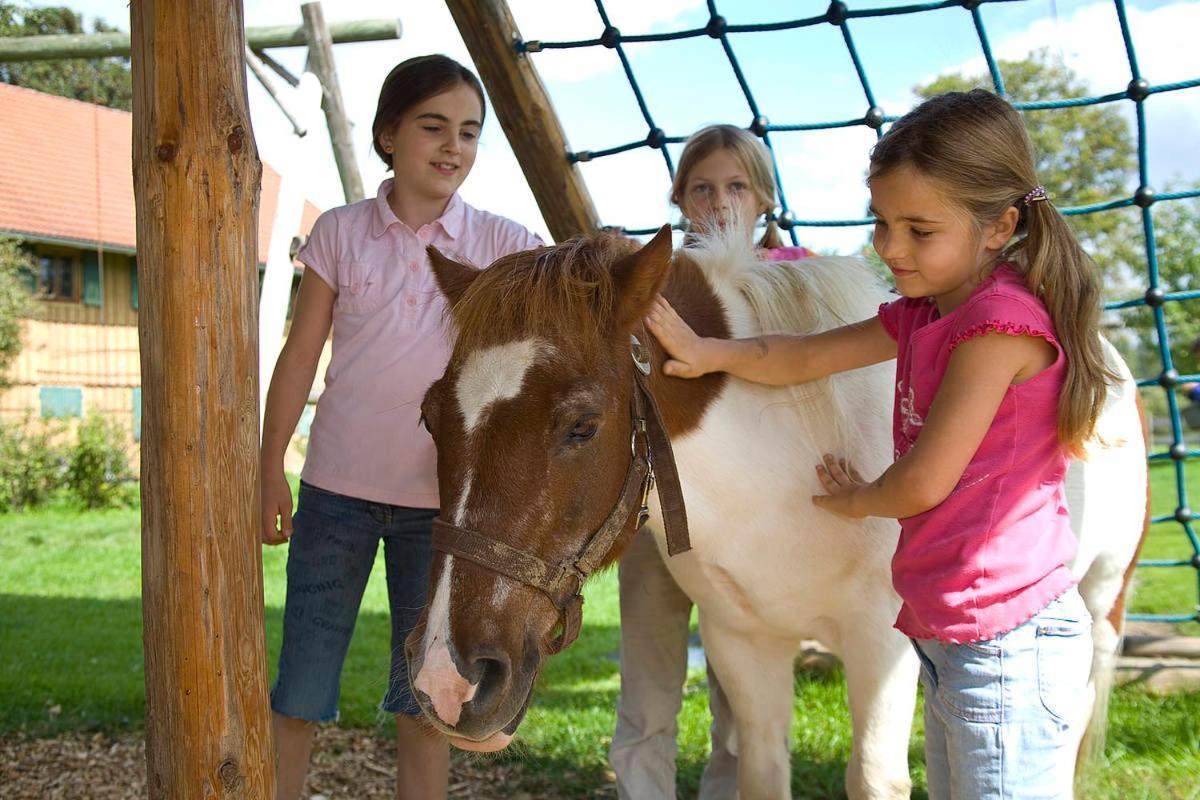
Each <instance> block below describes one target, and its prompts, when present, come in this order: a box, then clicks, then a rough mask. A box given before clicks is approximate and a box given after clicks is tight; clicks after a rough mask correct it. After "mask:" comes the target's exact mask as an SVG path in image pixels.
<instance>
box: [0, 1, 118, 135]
mask: <svg viewBox="0 0 1200 800" xmlns="http://www.w3.org/2000/svg"><path fill="white" fill-rule="evenodd" d="M93 30H94V32H95V33H109V32H112V31H116V30H118V28H115V27H112V26H110V25H107V24H105V23H104V21H102V20H96V22H95V25H94V26H93ZM86 32H87V31H85V30H84V27H83V18H82V17H81V16H80V15H79V14H77V13H75V12H74V11H72V10H71V9H69V8H67V7H65V6H49V7H46V8H29V7H21V6H19V5H17V4H16V3H11V2H5V1H4V0H0V36H42V35H45V34H52V33H75V34H79V33H86ZM0 81H3V82H4V83H10V84H12V85H14V86H24V87H26V88H29V89H36V90H38V91H39V92H47V93H48V94H56V95H59V96H61V97H71V98H74V99H76V100H82V101H84V102H87V103H96V104H97V105H102V106H108V107H110V108H120V109H123V110H125V111H130V110H131V109H132V108H133V80H132V78H131V75H130V71H129V59H128V58H90V59H82V58H73V59H62V60H58V61H13V62H7V63H0Z"/></svg>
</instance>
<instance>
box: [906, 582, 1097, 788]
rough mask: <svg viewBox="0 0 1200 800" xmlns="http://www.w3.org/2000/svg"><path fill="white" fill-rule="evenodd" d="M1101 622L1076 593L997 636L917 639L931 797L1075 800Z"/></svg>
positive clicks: (1057, 601) (1072, 590) (1071, 590)
mask: <svg viewBox="0 0 1200 800" xmlns="http://www.w3.org/2000/svg"><path fill="white" fill-rule="evenodd" d="M1091 624H1092V619H1091V616H1090V615H1089V614H1088V610H1087V608H1086V607H1085V606H1084V604H1083V599H1082V598H1081V597H1080V596H1079V592H1078V591H1077V590H1076V589H1070V590H1068V591H1067V592H1066V593H1065V594H1063V595H1062V596H1061V597H1059V598H1058V599H1057V600H1054V601H1052V602H1051V603H1050V604H1049V605H1048V606H1046V608H1044V609H1042V610H1041V611H1039V612H1038V613H1037V614H1036V615H1034V617H1033V618H1032V619H1031V620H1029V621H1028V622H1026V623H1025V624H1023V625H1021V626H1019V627H1017V628H1015V629H1013V630H1011V631H1009V632H1008V633H1004V634H1001V635H1000V636H997V637H996V638H994V639H989V640H986V641H981V642H971V643H969V644H948V643H946V642H940V641H936V640H932V639H920V640H917V639H914V640H913V645H914V646H915V648H916V650H917V655H918V656H919V657H920V659H921V684H922V686H923V687H924V689H925V769H926V774H927V776H928V783H929V798H930V800H950V798H953V800H976V798H989V799H990V798H1003V799H1004V800H1008V799H1009V798H1012V800H1042V799H1045V800H1050V799H1051V798H1053V799H1054V800H1070V798H1071V797H1072V796H1073V795H1072V780H1073V766H1074V764H1075V753H1074V752H1073V749H1074V747H1075V746H1076V745H1077V743H1078V740H1079V735H1080V733H1081V731H1080V730H1079V729H1078V726H1080V725H1081V724H1082V723H1083V719H1084V717H1085V705H1086V704H1087V703H1088V701H1089V700H1090V696H1089V693H1088V675H1089V673H1090V671H1091V663H1092V637H1091Z"/></svg>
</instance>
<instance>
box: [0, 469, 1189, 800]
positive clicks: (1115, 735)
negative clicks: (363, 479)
mask: <svg viewBox="0 0 1200 800" xmlns="http://www.w3.org/2000/svg"><path fill="white" fill-rule="evenodd" d="M1153 480H1154V493H1155V498H1156V499H1155V510H1156V512H1158V513H1162V511H1163V509H1169V508H1173V506H1174V499H1173V495H1174V487H1173V478H1172V475H1171V473H1170V471H1169V467H1156V468H1155V469H1154V471H1153ZM1193 482H1194V483H1195V484H1196V487H1197V494H1196V495H1194V496H1195V497H1200V472H1198V473H1197V474H1196V476H1195V478H1194V480H1193ZM1160 505H1161V506H1162V508H1160V507H1159V506H1160ZM286 555H287V554H286V550H284V549H280V548H271V549H268V550H266V551H265V554H264V570H265V596H266V603H267V615H266V621H267V644H268V649H269V652H270V663H271V667H272V671H273V668H274V661H275V655H276V653H277V652H278V647H279V634H280V624H281V617H282V605H283V597H284V594H283V593H284V565H285V561H286ZM1146 555H1147V556H1149V557H1155V558H1168V557H1170V558H1180V557H1187V556H1189V555H1190V552H1189V545H1188V544H1187V540H1186V539H1185V538H1184V537H1183V535H1182V533H1181V531H1180V529H1179V526H1178V525H1177V524H1175V523H1171V524H1163V525H1159V526H1156V530H1155V531H1154V532H1153V536H1152V538H1151V541H1150V542H1149V544H1148V545H1147V551H1146ZM139 567H140V556H139V537H138V512H137V511H136V510H128V509H126V510H113V511H104V512H97V513H91V514H79V513H77V512H74V511H72V510H70V509H66V508H50V509H46V510H41V511H37V512H31V513H25V514H17V515H8V516H0V620H3V621H2V622H0V736H2V735H6V734H11V733H14V732H16V731H24V732H26V733H29V734H33V735H53V734H55V733H57V732H61V731H65V730H107V731H123V730H137V729H139V728H140V727H141V725H142V720H143V715H144V705H143V683H142V681H143V677H142V642H141V604H140V578H139ZM382 575H383V570H382V564H380V565H379V569H377V570H376V571H375V574H374V575H373V576H372V580H371V583H370V585H369V586H368V589H367V595H366V598H365V600H364V606H363V613H362V616H361V618H360V620H359V624H358V629H357V631H356V635H355V638H354V642H353V644H352V646H351V648H350V654H349V656H348V661H347V664H346V670H345V674H344V681H343V691H342V704H341V705H342V719H341V724H342V725H346V726H356V727H378V729H379V731H380V732H381V734H382V735H388V734H389V731H388V725H387V724H386V721H385V720H381V719H380V717H379V715H378V713H377V712H376V710H375V704H376V703H377V702H378V700H379V698H380V696H381V695H382V693H383V688H384V681H385V678H386V669H387V657H386V656H387V652H388V646H389V645H388V624H387V611H386V609H387V605H386V599H385V589H384V585H383V580H382ZM1196 602H1197V595H1196V577H1195V574H1194V573H1192V572H1191V571H1190V570H1182V569H1177V570H1167V569H1159V570H1142V571H1141V574H1140V577H1139V588H1138V596H1137V599H1136V600H1135V603H1134V609H1135V610H1138V611H1147V612H1163V613H1166V612H1170V613H1179V612H1186V611H1188V610H1189V609H1191V608H1192V607H1193V606H1194V605H1195V604H1196ZM617 626H618V618H617V600H616V578H615V574H614V573H612V572H608V573H606V574H603V575H600V576H598V577H597V578H596V579H595V580H593V581H592V582H591V583H590V584H589V587H588V590H587V605H586V610H585V625H584V631H583V635H582V636H581V637H580V639H579V641H578V642H577V643H576V644H575V645H574V646H572V647H571V648H570V649H569V650H567V651H566V652H565V653H564V654H562V655H561V656H558V657H556V658H554V659H553V660H552V661H551V662H550V664H549V665H548V667H547V669H546V671H545V673H544V675H543V677H542V679H541V683H540V685H539V689H538V692H537V699H536V701H535V703H534V705H533V707H532V708H531V710H530V712H529V715H528V718H527V720H526V722H525V723H524V725H523V726H522V728H521V736H520V737H519V738H518V744H517V745H516V746H514V748H513V749H512V751H511V752H509V753H507V754H505V755H502V756H499V758H502V759H520V760H522V761H523V762H524V765H525V768H526V769H527V770H529V771H531V772H533V773H537V774H542V775H546V776H552V779H553V782H554V784H555V785H556V786H557V787H559V788H560V789H561V790H562V796H579V797H586V796H588V795H589V794H590V793H591V790H595V789H596V788H597V787H602V786H606V785H607V784H608V783H609V780H608V778H607V777H606V776H605V772H606V769H607V767H606V763H605V753H606V750H607V746H608V740H609V736H610V735H611V733H612V727H613V709H614V708H615V704H616V696H617V691H618V688H619V680H618V676H617V661H616V655H617ZM1183 629H1184V630H1185V631H1187V632H1189V633H1192V634H1196V633H1200V626H1198V625H1197V624H1196V623H1187V624H1186V625H1185V626H1183ZM706 703H707V695H706V687H705V685H704V673H703V670H699V669H698V670H693V671H692V672H691V673H690V674H689V677H688V683H687V689H686V695H685V700H684V709H683V712H682V714H681V717H680V736H679V774H680V789H681V796H685V797H693V796H695V790H696V785H697V782H698V780H699V775H700V771H701V769H702V768H703V764H704V759H705V757H706V752H707V729H708V724H709V719H708V711H707V705H706ZM795 706H796V714H795V722H794V725H793V734H794V744H793V788H794V792H795V794H796V796H797V797H799V798H824V797H838V796H840V795H841V792H842V772H843V770H844V768H845V763H846V760H847V758H848V756H849V750H850V737H849V731H850V725H849V720H848V715H847V712H846V709H845V689H844V684H843V680H842V677H841V674H840V673H839V672H834V673H832V674H817V673H807V672H798V673H797V675H796V692H795ZM914 731H915V734H916V735H914V737H913V741H912V745H911V756H910V761H911V763H912V764H913V777H914V782H915V784H916V790H915V791H914V796H915V797H918V798H920V797H925V793H924V773H923V768H922V766H921V746H922V745H921V738H920V734H921V726H920V721H919V719H917V720H915V728H914ZM1198 775H1200V694H1187V695H1176V696H1172V697H1168V698H1159V697H1154V696H1151V695H1149V694H1147V693H1145V692H1143V691H1141V690H1140V689H1136V688H1123V689H1120V690H1118V691H1117V692H1116V693H1115V696H1114V698H1113V702H1112V707H1111V726H1110V733H1109V741H1108V751H1107V763H1106V764H1105V766H1104V769H1103V771H1102V772H1101V773H1100V776H1099V778H1098V780H1096V781H1095V785H1094V786H1092V787H1090V788H1089V789H1088V791H1087V792H1086V793H1085V795H1084V796H1086V797H1088V798H1120V799H1121V800H1137V799H1138V798H1196V797H1200V785H1198V782H1197V776H1198Z"/></svg>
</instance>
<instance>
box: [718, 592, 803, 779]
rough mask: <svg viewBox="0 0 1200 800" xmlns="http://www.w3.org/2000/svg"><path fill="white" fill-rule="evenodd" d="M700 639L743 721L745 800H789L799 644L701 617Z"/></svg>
mask: <svg viewBox="0 0 1200 800" xmlns="http://www.w3.org/2000/svg"><path fill="white" fill-rule="evenodd" d="M700 637H701V638H702V639H703V641H704V648H705V653H706V654H707V655H708V660H709V663H710V664H711V665H712V667H713V669H714V670H715V671H716V673H717V677H718V678H720V680H721V686H722V687H723V688H724V689H725V696H726V697H727V698H728V700H729V705H730V707H731V708H732V709H733V715H734V717H735V718H736V720H737V742H738V798H739V800H787V798H790V797H791V796H792V794H791V761H790V749H789V747H788V734H789V731H790V729H791V722H792V689H793V684H792V659H793V658H794V657H795V655H796V648H797V646H798V644H799V643H798V641H797V640H795V639H773V638H768V637H767V636H754V635H748V634H746V633H744V632H741V631H738V630H735V629H733V628H730V627H728V626H725V625H720V624H715V623H714V622H713V621H712V620H711V619H708V618H707V617H706V615H705V614H703V613H701V615H700Z"/></svg>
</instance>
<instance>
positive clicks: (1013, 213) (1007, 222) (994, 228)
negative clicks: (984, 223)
mask: <svg viewBox="0 0 1200 800" xmlns="http://www.w3.org/2000/svg"><path fill="white" fill-rule="evenodd" d="M1020 221H1021V210H1020V209H1019V208H1017V207H1016V206H1009V207H1008V208H1006V209H1004V212H1003V213H1002V214H1001V215H1000V217H999V218H998V219H997V220H996V221H995V222H993V223H992V224H991V225H989V226H988V227H987V228H986V229H985V230H984V232H983V234H984V242H983V246H984V248H986V249H988V250H1003V249H1004V246H1005V245H1007V244H1008V243H1009V242H1010V241H1012V237H1013V235H1014V234H1015V233H1016V232H1017V225H1018V224H1019V223H1020Z"/></svg>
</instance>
